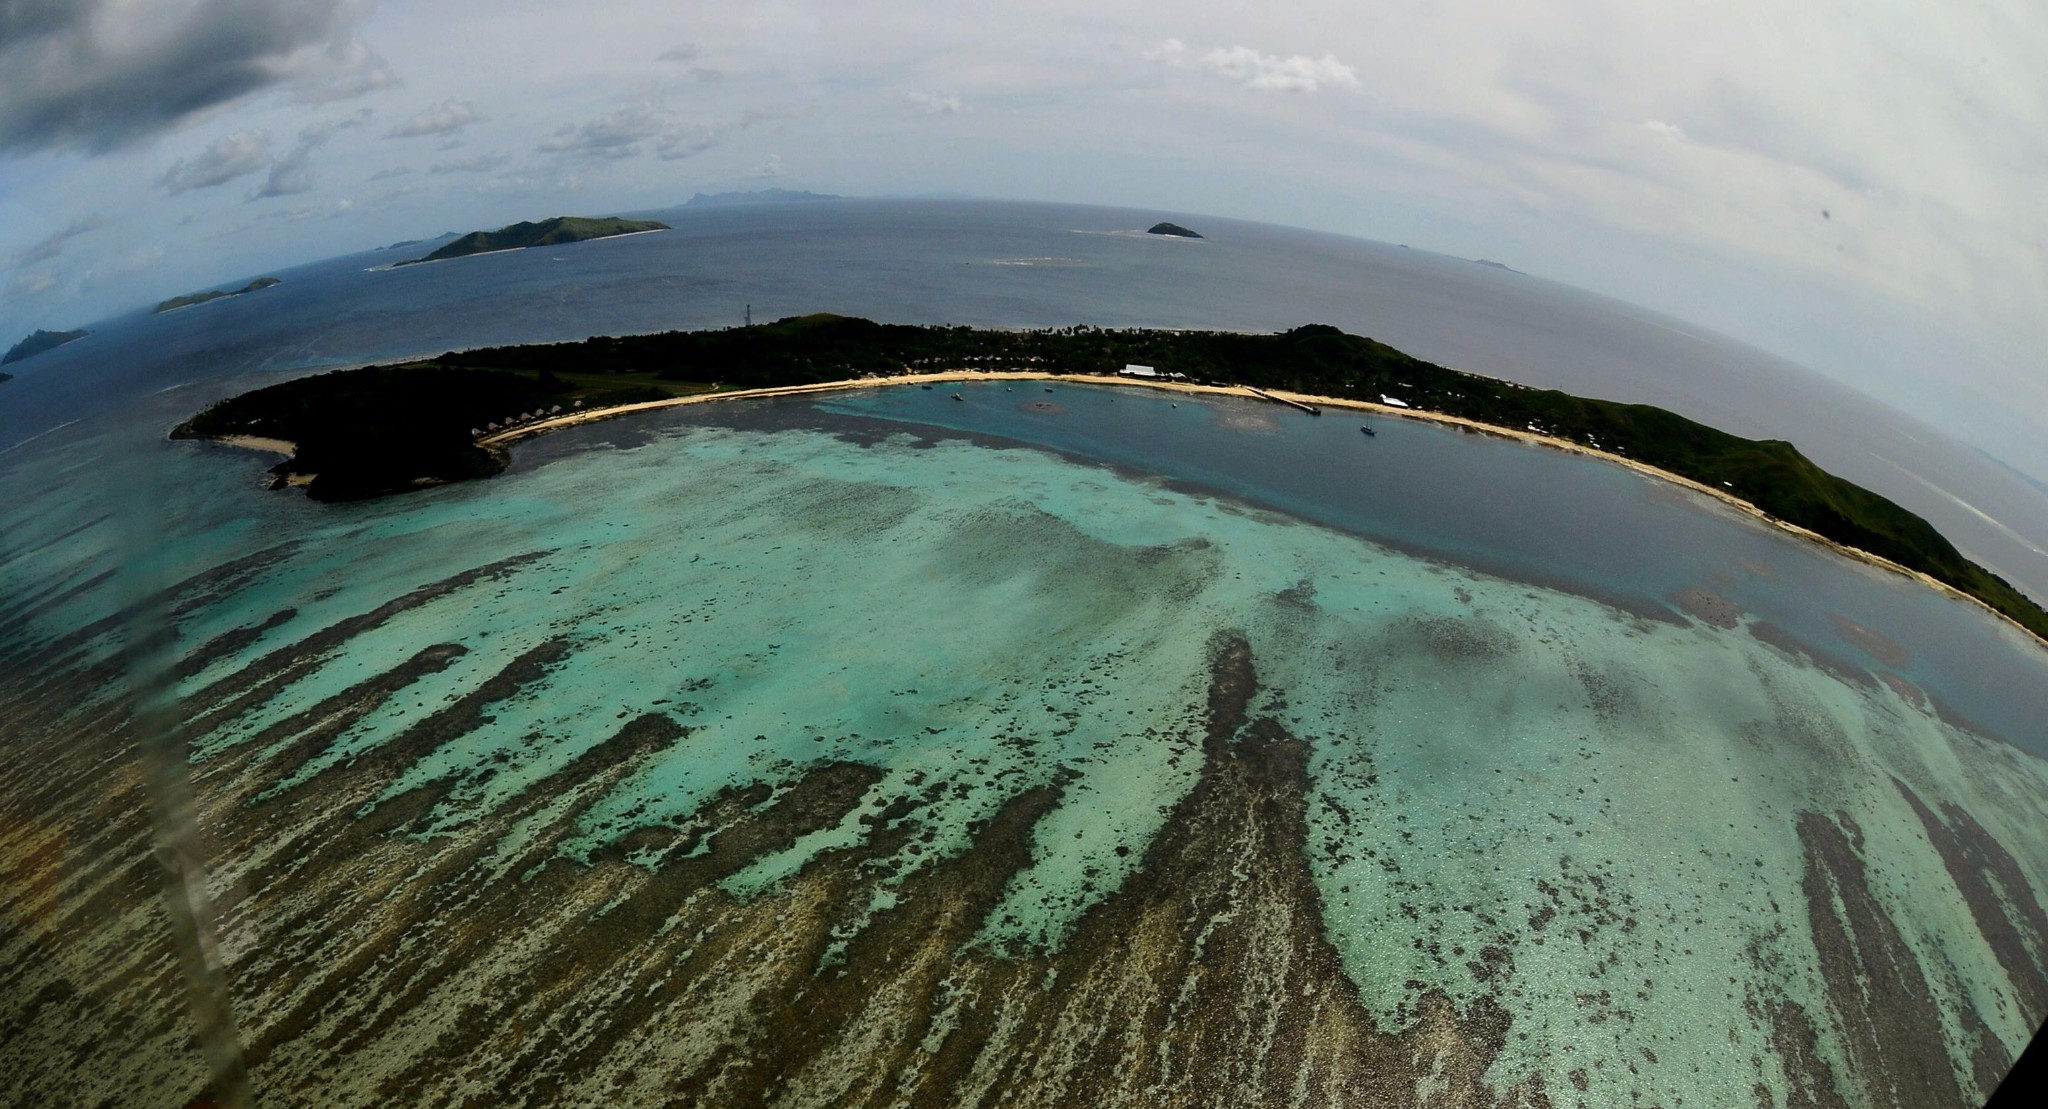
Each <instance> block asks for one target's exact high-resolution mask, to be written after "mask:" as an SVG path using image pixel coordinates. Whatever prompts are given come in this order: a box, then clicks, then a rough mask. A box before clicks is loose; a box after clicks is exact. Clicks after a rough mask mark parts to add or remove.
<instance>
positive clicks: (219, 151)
mask: <svg viewBox="0 0 2048 1109" xmlns="http://www.w3.org/2000/svg"><path fill="white" fill-rule="evenodd" d="M269 164H270V133H269V132H267V131H237V132H235V133H234V134H232V135H225V136H222V137H221V138H218V139H215V140H213V142H211V143H209V144H208V145H207V147H206V149H205V150H204V151H202V152H201V153H200V155H199V156H198V157H196V158H193V159H192V160H191V161H189V162H188V161H186V160H185V159H183V158H180V159H178V160H177V161H176V162H174V163H172V164H171V168H169V169H167V170H165V171H164V175H163V176H162V177H160V178H158V179H157V184H158V185H160V186H162V187H163V189H164V190H165V191H166V192H169V193H170V194H172V195H173V196H175V195H177V194H178V193H182V192H189V191H191V190H193V189H210V188H213V187H215V186H217V185H225V184H227V183H228V182H230V181H233V180H234V179H235V178H237V177H245V176H247V175H249V174H251V173H255V172H256V171H257V170H260V169H262V168H263V167H265V166H267V165H269Z"/></svg>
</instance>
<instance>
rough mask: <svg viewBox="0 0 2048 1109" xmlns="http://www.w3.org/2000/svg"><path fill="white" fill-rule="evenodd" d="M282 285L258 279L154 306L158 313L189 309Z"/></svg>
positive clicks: (174, 298)
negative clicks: (238, 285)
mask: <svg viewBox="0 0 2048 1109" xmlns="http://www.w3.org/2000/svg"><path fill="white" fill-rule="evenodd" d="M282 284H284V282H282V281H279V280H278V279H277V278H275V277H259V278H257V279H256V280H254V281H251V282H249V283H248V284H247V285H244V286H242V287H241V288H239V289H210V290H208V291H206V292H203V293H186V294H185V295H184V296H176V297H172V298H171V299H169V300H166V301H163V302H162V303H159V304H158V305H157V306H156V310H157V311H159V312H168V311H170V310H171V309H173V308H190V307H192V306H193V305H195V304H205V303H206V302H208V301H211V300H222V299H224V298H227V297H238V296H241V295H242V294H243V293H253V292H255V291H257V290H258V289H268V288H270V287H271V286H272V285H282Z"/></svg>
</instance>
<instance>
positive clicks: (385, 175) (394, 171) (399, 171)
mask: <svg viewBox="0 0 2048 1109" xmlns="http://www.w3.org/2000/svg"><path fill="white" fill-rule="evenodd" d="M411 172H413V168H412V167H411V166H392V167H391V168H389V169H380V170H378V171H377V172H375V173H373V174H371V175H370V180H372V181H389V180H391V179H392V178H394V177H404V176H405V175H406V174H408V173H411Z"/></svg>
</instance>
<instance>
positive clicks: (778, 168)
mask: <svg viewBox="0 0 2048 1109" xmlns="http://www.w3.org/2000/svg"><path fill="white" fill-rule="evenodd" d="M787 172H789V171H788V170H785V169H783V168H782V155H780V154H770V155H768V160H767V161H765V162H763V163H761V168H760V169H759V170H757V171H755V173H754V176H756V177H780V176H782V175H783V174H785V173H787Z"/></svg>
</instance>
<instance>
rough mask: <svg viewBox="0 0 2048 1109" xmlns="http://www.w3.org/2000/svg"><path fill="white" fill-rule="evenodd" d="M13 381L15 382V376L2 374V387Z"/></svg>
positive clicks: (0, 374)
mask: <svg viewBox="0 0 2048 1109" xmlns="http://www.w3.org/2000/svg"><path fill="white" fill-rule="evenodd" d="M13 380H14V375H13V374H7V373H0V385H5V384H7V383H8V382H10V381H13Z"/></svg>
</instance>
